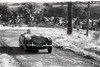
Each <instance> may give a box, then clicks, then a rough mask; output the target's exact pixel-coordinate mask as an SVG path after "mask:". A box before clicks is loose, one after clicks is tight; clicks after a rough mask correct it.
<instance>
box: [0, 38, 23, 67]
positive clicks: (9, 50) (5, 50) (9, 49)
mask: <svg viewBox="0 0 100 67" xmlns="http://www.w3.org/2000/svg"><path fill="white" fill-rule="evenodd" d="M0 44H1V47H2V48H3V50H2V53H7V54H9V55H11V54H17V52H16V51H15V50H13V48H12V47H9V46H8V45H7V44H6V43H5V42H4V40H3V39H2V37H0ZM11 56H12V57H13V58H14V60H16V61H17V62H18V64H19V66H20V67H24V66H23V65H22V63H21V62H20V61H19V60H18V59H16V57H15V56H13V55H11Z"/></svg>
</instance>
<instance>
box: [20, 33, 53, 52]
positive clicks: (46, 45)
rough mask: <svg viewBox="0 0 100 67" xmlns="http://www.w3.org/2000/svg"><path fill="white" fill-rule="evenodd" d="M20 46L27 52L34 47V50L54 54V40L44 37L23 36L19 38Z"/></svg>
mask: <svg viewBox="0 0 100 67" xmlns="http://www.w3.org/2000/svg"><path fill="white" fill-rule="evenodd" d="M19 45H20V47H21V48H23V49H24V50H25V51H26V52H27V51H28V50H29V49H30V47H33V49H37V50H38V49H47V50H48V53H51V52H52V40H51V38H47V37H44V36H37V35H28V34H21V35H20V36H19Z"/></svg>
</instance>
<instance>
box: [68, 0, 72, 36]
mask: <svg viewBox="0 0 100 67" xmlns="http://www.w3.org/2000/svg"><path fill="white" fill-rule="evenodd" d="M67 34H68V35H71V34H72V2H68V27H67Z"/></svg>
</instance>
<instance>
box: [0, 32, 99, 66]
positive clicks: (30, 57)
mask: <svg viewBox="0 0 100 67" xmlns="http://www.w3.org/2000/svg"><path fill="white" fill-rule="evenodd" d="M21 33H22V31H14V30H13V31H11V30H8V31H2V32H0V35H1V38H2V40H1V47H0V53H7V54H9V55H11V56H13V57H14V58H15V60H17V62H19V64H20V66H22V67H50V66H51V67H53V66H55V67H56V66H58V67H100V64H99V62H97V61H95V60H92V59H86V58H83V57H81V56H78V55H76V54H75V53H73V52H71V51H70V50H66V51H63V50H60V49H57V48H53V52H52V53H51V54H48V53H47V50H40V51H39V53H34V52H32V51H30V52H28V53H26V52H24V51H23V50H22V49H21V48H19V43H18V37H19V35H20V34H21Z"/></svg>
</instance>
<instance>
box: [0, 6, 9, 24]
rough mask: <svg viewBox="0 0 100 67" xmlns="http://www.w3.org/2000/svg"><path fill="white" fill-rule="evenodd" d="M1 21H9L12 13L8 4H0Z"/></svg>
mask: <svg viewBox="0 0 100 67" xmlns="http://www.w3.org/2000/svg"><path fill="white" fill-rule="evenodd" d="M0 16H1V17H0V19H1V20H2V21H3V22H8V21H9V16H10V11H9V9H8V6H7V5H6V4H0Z"/></svg>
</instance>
